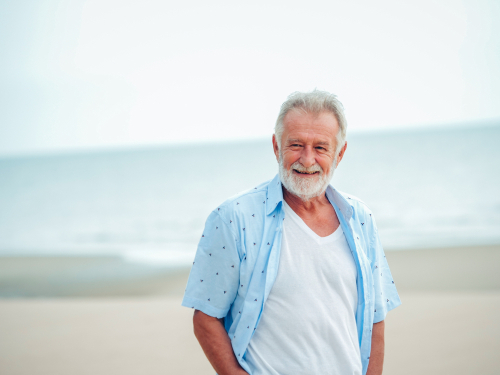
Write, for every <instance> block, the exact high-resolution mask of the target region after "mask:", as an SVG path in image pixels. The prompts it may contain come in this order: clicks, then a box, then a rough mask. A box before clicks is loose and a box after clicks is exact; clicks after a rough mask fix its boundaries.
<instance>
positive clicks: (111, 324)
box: [0, 246, 500, 375]
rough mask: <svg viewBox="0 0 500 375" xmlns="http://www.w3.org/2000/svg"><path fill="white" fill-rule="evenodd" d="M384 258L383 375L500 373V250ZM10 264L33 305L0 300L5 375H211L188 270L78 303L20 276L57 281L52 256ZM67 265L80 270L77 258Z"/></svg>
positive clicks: (91, 287)
mask: <svg viewBox="0 0 500 375" xmlns="http://www.w3.org/2000/svg"><path fill="white" fill-rule="evenodd" d="M387 258H388V260H389V264H390V266H391V270H392V272H393V276H394V280H395V281H396V283H397V286H398V290H399V292H400V296H401V299H402V301H403V305H402V306H400V307H398V308H397V309H395V310H393V311H391V312H390V313H389V315H388V317H387V319H386V327H387V329H386V360H385V370H384V374H386V375H391V374H393V375H396V374H408V375H413V374H426V375H434V374H457V375H462V374H464V375H465V374H498V373H500V371H499V370H498V369H497V368H496V366H497V363H498V358H497V357H498V353H500V322H499V319H498V317H499V316H500V314H499V313H500V273H499V272H498V271H497V268H498V265H499V264H500V246H483V247H467V248H459V249H433V250H418V251H401V252H387ZM4 260H5V261H6V262H3V260H2V259H0V281H1V284H0V286H1V285H3V286H5V285H7V284H8V285H10V289H9V288H7V289H8V290H10V292H12V291H13V287H12V285H14V287H15V285H24V288H25V290H31V292H30V293H32V298H26V297H23V298H3V299H0V374H5V375H10V374H51V375H58V374H95V375H100V374H106V375H113V374H120V375H127V374H149V375H153V374H213V373H214V372H213V370H212V369H211V367H210V364H209V363H208V362H207V360H206V359H205V357H204V355H203V353H202V351H201V349H200V348H199V346H198V344H197V342H196V339H195V338H194V335H193V333H192V324H191V318H192V310H190V309H186V308H183V307H181V306H180V296H181V295H182V292H183V289H184V286H185V281H186V278H187V272H186V271H180V272H178V273H177V274H175V275H172V274H169V276H167V275H166V274H162V272H158V270H157V271H155V272H153V273H151V274H148V273H147V272H144V273H142V271H141V272H138V273H136V274H135V276H134V282H133V283H131V282H130V280H128V281H123V280H122V281H123V282H124V283H125V284H126V285H129V286H130V285H135V289H134V288H132V291H131V292H127V288H125V287H124V286H123V285H124V284H120V282H118V281H117V279H116V278H112V277H111V278H108V279H106V280H107V281H106V280H105V278H101V282H100V284H101V287H102V288H103V289H102V290H106V293H102V290H101V291H100V288H99V286H98V285H95V284H92V283H90V284H88V285H86V287H85V288H83V289H82V288H80V289H78V288H76V290H79V293H80V294H76V295H77V296H78V297H64V298H60V296H61V295H57V294H56V296H59V297H58V298H56V296H52V297H50V298H48V297H38V298H37V297H33V296H35V295H36V293H34V292H33V291H34V290H36V288H33V287H32V288H31V289H30V288H29V287H28V286H29V285H28V284H29V283H28V284H26V283H24V284H23V283H22V282H21V281H22V277H21V276H19V275H22V274H23V272H27V271H26V270H27V269H31V272H33V270H34V269H37V270H38V272H39V275H38V276H36V275H33V274H32V278H33V279H32V281H33V280H36V279H37V277H38V278H39V277H40V275H42V276H44V277H47V275H52V276H50V277H53V276H54V272H56V273H57V269H58V267H55V268H54V265H53V264H52V265H51V262H50V261H49V260H47V259H45V261H46V263H45V265H43V266H42V265H41V263H38V266H36V263H35V266H34V265H33V263H31V264H29V262H30V260H26V259H24V261H23V260H22V259H16V258H11V259H9V260H8V261H7V260H6V259H4ZM31 261H32V260H31ZM54 261H56V260H54ZM59 261H60V263H59V266H61V264H63V263H64V262H65V261H63V260H61V259H59ZM66 261H67V260H66ZM82 261H84V260H82ZM86 261H89V259H87V260H86ZM90 261H91V262H92V261H95V262H97V263H99V260H97V259H94V260H90ZM114 261H116V260H113V261H111V262H114ZM2 262H3V263H2ZM70 263H71V261H70ZM64 264H66V267H70V268H72V267H79V265H78V264H79V262H78V261H77V260H75V261H74V263H71V264H70V265H68V263H64ZM16 267H17V268H16ZM30 267H31V268H30ZM33 267H34V268H33ZM62 268H63V269H64V267H62ZM5 270H11V272H10V276H8V275H7V276H5V273H2V272H4V271H5ZM14 271H15V272H14ZM28 273H30V272H28ZM7 274H9V272H7ZM139 274H140V276H138V275H139ZM16 275H17V276H16ZM16 278H17V279H16ZM68 278H69V279H71V277H70V276H66V279H68ZM63 279H64V278H63ZM13 280H14V281H13ZM15 280H17V281H15ZM53 280H54V278H53ZM60 280H61V279H60ZM60 280H59V281H60ZM16 283H17V284H16ZM127 283H128V284H127ZM163 283H166V284H168V285H163ZM113 286H115V287H116V293H115V294H113ZM1 290H2V289H1V288H0V291H1ZM4 290H5V289H4ZM41 290H45V292H44V293H46V292H47V286H46V285H45V286H44V287H43V288H41ZM82 290H85V292H84V293H83V292H82ZM70 291H71V288H69V289H67V290H66V292H65V293H63V294H62V295H63V296H68V295H70ZM11 297H12V294H11Z"/></svg>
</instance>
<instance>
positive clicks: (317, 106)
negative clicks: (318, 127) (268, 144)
mask: <svg viewBox="0 0 500 375" xmlns="http://www.w3.org/2000/svg"><path fill="white" fill-rule="evenodd" d="M292 109H294V110H301V111H304V112H306V113H313V114H319V113H321V112H330V113H332V114H333V115H334V116H335V118H336V119H337V121H338V123H339V128H340V129H339V131H338V133H337V150H336V151H335V154H338V153H339V152H340V149H341V148H342V147H343V146H344V144H345V139H346V132H347V121H346V119H345V115H344V106H343V105H342V103H341V102H340V101H339V100H338V99H337V96H336V95H334V94H331V93H329V92H327V91H320V90H316V89H314V90H313V91H311V92H300V91H296V92H294V93H292V94H290V95H289V96H288V98H287V100H286V101H285V102H284V103H283V104H282V105H281V109H280V113H279V115H278V118H277V120H276V125H275V126H274V135H275V137H276V142H277V143H278V148H280V149H281V136H282V135H283V119H284V118H285V116H286V114H287V113H288V112H290V111H291V110H292Z"/></svg>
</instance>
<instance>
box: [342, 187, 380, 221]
mask: <svg viewBox="0 0 500 375" xmlns="http://www.w3.org/2000/svg"><path fill="white" fill-rule="evenodd" d="M336 191H337V193H339V194H340V195H341V196H342V197H343V198H344V199H345V201H346V202H347V203H348V204H349V205H350V206H351V207H352V209H353V213H354V215H353V218H354V219H355V220H361V221H363V220H364V221H368V220H369V219H370V220H369V221H371V220H372V219H373V213H372V211H371V209H370V207H368V205H367V204H366V203H365V202H364V201H363V200H361V199H360V198H358V197H356V196H354V195H352V194H349V193H346V192H343V191H340V190H336ZM363 225H364V224H363Z"/></svg>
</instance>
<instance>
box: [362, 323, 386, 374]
mask: <svg viewBox="0 0 500 375" xmlns="http://www.w3.org/2000/svg"><path fill="white" fill-rule="evenodd" d="M384 329H385V323H384V321H383V320H382V321H381V322H378V323H375V324H373V329H372V350H371V353H370V362H369V363H368V370H367V371H366V375H381V374H382V369H383V367H384Z"/></svg>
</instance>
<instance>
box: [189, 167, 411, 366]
mask: <svg viewBox="0 0 500 375" xmlns="http://www.w3.org/2000/svg"><path fill="white" fill-rule="evenodd" d="M326 196H327V198H328V199H329V201H330V203H331V204H332V205H333V207H334V209H335V211H336V213H337V216H338V218H339V221H340V225H341V226H342V230H343V231H344V233H345V235H346V239H347V243H348V244H349V247H350V249H351V253H352V255H353V258H354V261H355V263H356V268H357V273H358V278H357V280H356V284H357V292H358V306H357V312H356V325H357V330H358V341H359V346H360V353H361V363H362V365H363V374H365V373H366V370H367V368H368V362H369V357H370V350H371V334H372V327H373V323H377V322H380V321H382V320H384V319H385V316H386V314H387V312H388V311H390V310H392V309H393V308H395V307H397V306H399V305H400V304H401V301H400V299H399V296H398V293H397V291H396V287H395V284H394V280H393V279H392V276H391V272H390V270H389V266H388V264H387V260H386V258H385V255H384V251H383V249H382V245H381V243H380V239H379V236H378V232H377V227H376V225H375V220H374V217H373V214H372V213H371V211H370V210H369V209H368V208H367V207H366V205H365V204H364V203H363V202H361V201H360V200H359V199H357V198H355V197H353V196H350V195H348V194H344V193H341V192H339V191H337V190H335V189H334V188H333V187H332V186H329V187H328V188H327V191H326ZM282 201H283V191H282V186H281V182H280V179H279V176H278V175H277V176H276V177H275V178H274V179H273V180H271V181H268V182H265V183H263V184H261V185H259V186H258V187H256V188H254V189H251V190H248V191H246V192H243V193H241V194H239V195H237V196H234V197H232V198H230V199H228V200H227V201H225V202H224V203H223V204H222V205H220V206H219V207H217V208H216V209H215V210H214V211H212V213H211V214H210V216H209V217H208V219H207V222H206V224H205V229H204V231H203V234H202V236H201V239H200V242H199V245H198V250H197V252H196V256H195V259H194V262H193V266H192V269H191V273H190V275H189V280H188V284H187V288H186V292H185V294H184V298H183V301H182V305H183V306H186V307H190V308H194V309H197V310H200V311H202V312H204V313H205V314H207V315H210V316H213V317H216V318H225V319H224V325H225V328H226V331H227V333H228V335H229V338H230V339H231V343H232V348H233V351H234V354H235V356H236V358H237V360H238V362H239V363H240V365H241V366H242V367H243V368H244V369H245V370H246V371H247V372H248V373H250V374H251V371H250V369H249V367H248V365H247V364H246V362H245V353H246V349H247V347H248V344H249V342H250V339H251V338H252V335H253V333H254V331H255V330H256V329H258V324H259V320H260V317H261V314H262V311H263V308H264V305H265V302H266V299H267V297H268V295H269V292H270V291H271V288H272V286H273V284H274V281H275V280H276V276H277V272H278V265H279V255H280V250H281V238H282V228H283V220H285V219H286V218H285V213H284V210H283V206H282ZM290 292H291V293H293V291H290ZM283 360H286V359H283Z"/></svg>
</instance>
